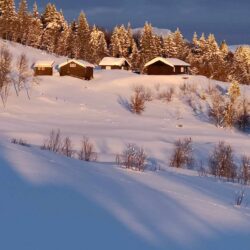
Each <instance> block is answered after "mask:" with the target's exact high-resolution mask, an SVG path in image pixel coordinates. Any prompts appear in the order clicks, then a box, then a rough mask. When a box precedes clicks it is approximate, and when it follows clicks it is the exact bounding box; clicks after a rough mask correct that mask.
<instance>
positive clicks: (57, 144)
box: [41, 129, 62, 153]
mask: <svg viewBox="0 0 250 250" xmlns="http://www.w3.org/2000/svg"><path fill="white" fill-rule="evenodd" d="M61 148H62V138H61V131H60V129H58V130H52V131H51V132H50V135H49V138H48V139H46V140H45V142H44V144H43V146H42V147H41V149H43V150H49V151H53V152H56V153H59V152H60V150H61Z"/></svg>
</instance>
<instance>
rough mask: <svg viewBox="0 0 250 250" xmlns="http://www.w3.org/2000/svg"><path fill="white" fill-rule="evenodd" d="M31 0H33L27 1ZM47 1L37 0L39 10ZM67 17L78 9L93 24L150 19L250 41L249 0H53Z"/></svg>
mask: <svg viewBox="0 0 250 250" xmlns="http://www.w3.org/2000/svg"><path fill="white" fill-rule="evenodd" d="M30 2H32V1H30ZM47 2H48V1H47V0H37V3H38V5H39V7H40V8H41V9H43V8H44V6H45V5H46V3H47ZM51 2H53V3H55V4H56V6H57V7H58V9H60V8H61V9H63V11H64V14H65V16H66V17H67V19H69V20H72V19H74V18H76V17H77V16H78V14H79V12H80V11H81V10H84V11H85V12H86V14H87V15H88V19H89V21H90V22H91V23H92V24H94V23H95V24H98V25H101V26H104V27H107V28H111V27H113V26H114V25H116V24H121V23H128V22H131V24H132V25H133V26H134V27H138V26H142V25H143V24H144V22H145V21H150V22H152V23H153V25H154V26H157V27H160V28H169V29H172V30H174V29H176V27H179V28H181V29H182V31H183V33H184V34H185V36H186V37H187V38H191V36H192V34H193V32H194V31H197V32H199V33H201V32H205V33H210V32H211V33H215V35H216V37H217V38H218V39H219V40H223V39H226V40H227V41H228V43H230V44H237V43H250V1H249V0H238V1H237V0H106V1H104V0H80V1H79V0H56V1H51Z"/></svg>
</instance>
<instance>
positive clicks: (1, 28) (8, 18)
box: [0, 0, 16, 40]
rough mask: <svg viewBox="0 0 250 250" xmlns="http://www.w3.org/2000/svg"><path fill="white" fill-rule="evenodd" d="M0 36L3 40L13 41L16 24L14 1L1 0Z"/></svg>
mask: <svg viewBox="0 0 250 250" xmlns="http://www.w3.org/2000/svg"><path fill="white" fill-rule="evenodd" d="M1 9H2V10H1V17H0V35H1V37H3V38H4V39H8V40H13V38H14V34H15V32H14V31H15V24H16V10H15V1H14V0H3V1H2V3H1Z"/></svg>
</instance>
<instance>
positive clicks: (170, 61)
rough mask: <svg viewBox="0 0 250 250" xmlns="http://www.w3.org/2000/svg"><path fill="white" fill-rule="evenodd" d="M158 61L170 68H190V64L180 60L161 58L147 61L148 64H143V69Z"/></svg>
mask: <svg viewBox="0 0 250 250" xmlns="http://www.w3.org/2000/svg"><path fill="white" fill-rule="evenodd" d="M158 61H161V62H163V63H165V64H167V65H169V66H171V67H175V66H187V67H188V66H190V64H188V63H186V62H184V61H182V60H180V59H177V58H163V57H156V58H155V59H153V60H151V61H149V62H148V63H146V64H145V66H144V67H148V66H150V65H152V64H154V63H156V62H158Z"/></svg>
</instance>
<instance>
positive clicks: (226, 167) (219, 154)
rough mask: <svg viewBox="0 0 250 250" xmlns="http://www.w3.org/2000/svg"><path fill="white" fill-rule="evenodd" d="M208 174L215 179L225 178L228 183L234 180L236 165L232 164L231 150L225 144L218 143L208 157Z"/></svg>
mask: <svg viewBox="0 0 250 250" xmlns="http://www.w3.org/2000/svg"><path fill="white" fill-rule="evenodd" d="M209 168H210V173H211V174H212V175H214V176H216V177H219V178H221V177H225V178H227V180H228V181H230V180H234V179H235V177H236V176H237V174H236V164H235V162H234V155H233V150H232V148H231V146H230V145H227V144H226V143H225V142H219V144H218V145H217V146H215V148H214V150H213V153H212V154H211V155H210V157H209Z"/></svg>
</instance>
